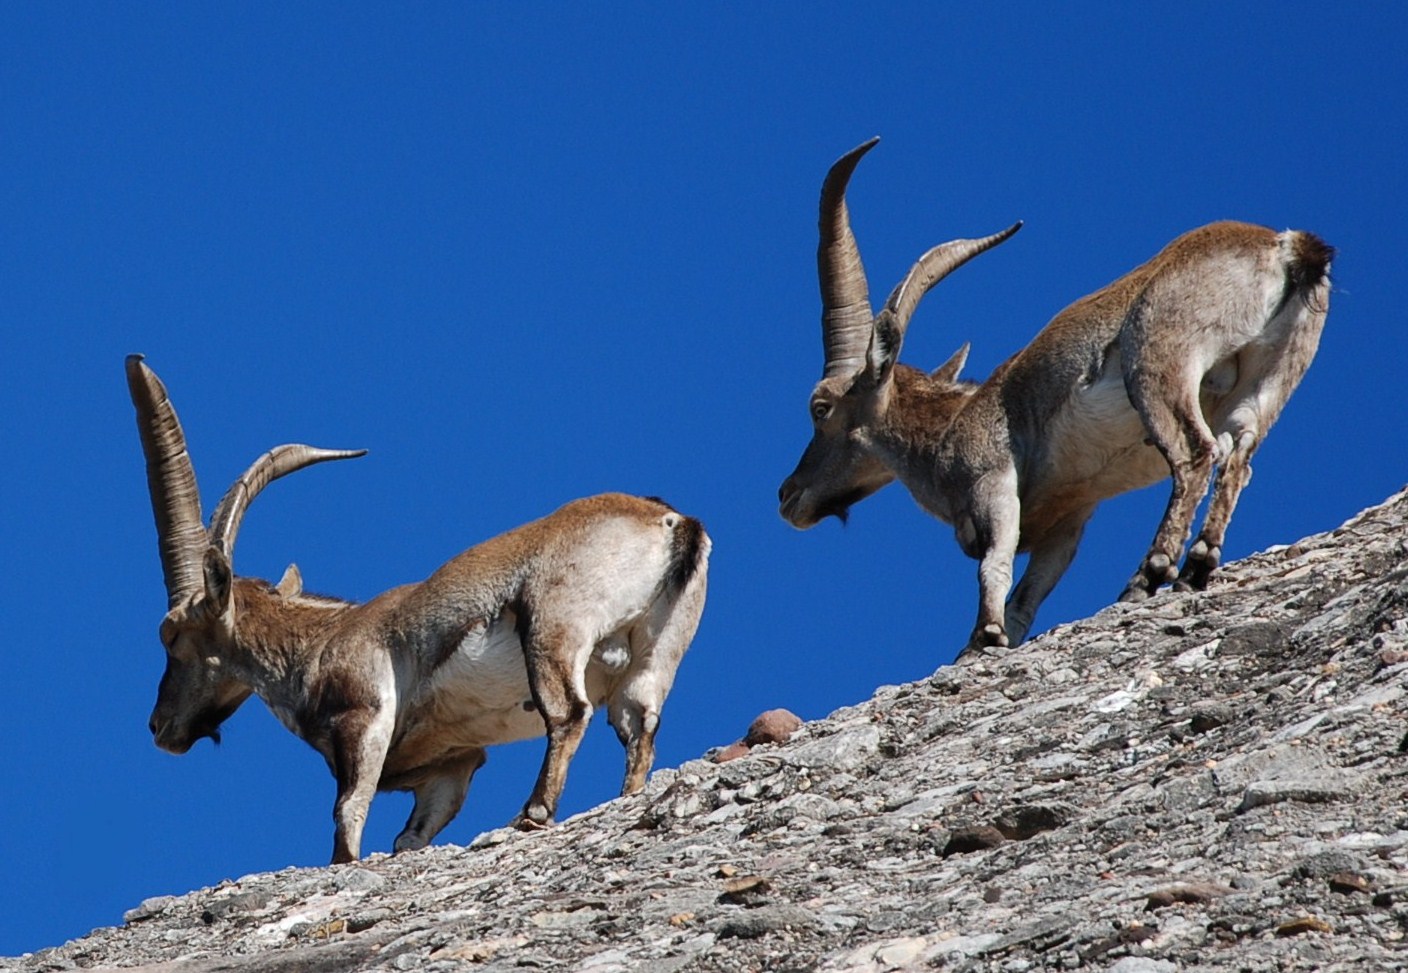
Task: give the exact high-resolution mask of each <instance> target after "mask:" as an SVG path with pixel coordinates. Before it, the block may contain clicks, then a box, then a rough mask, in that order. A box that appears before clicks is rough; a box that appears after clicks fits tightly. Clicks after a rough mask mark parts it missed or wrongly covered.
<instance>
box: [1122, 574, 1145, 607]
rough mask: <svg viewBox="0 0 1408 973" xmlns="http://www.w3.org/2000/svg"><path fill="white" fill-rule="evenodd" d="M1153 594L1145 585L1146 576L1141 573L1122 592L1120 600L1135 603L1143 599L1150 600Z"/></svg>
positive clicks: (1130, 603)
mask: <svg viewBox="0 0 1408 973" xmlns="http://www.w3.org/2000/svg"><path fill="white" fill-rule="evenodd" d="M1152 597H1153V595H1152V593H1150V591H1149V589H1148V588H1147V587H1146V586H1145V581H1144V576H1143V575H1142V574H1141V575H1139V576H1138V577H1137V578H1135V579H1134V580H1133V581H1131V582H1130V583H1129V585H1128V586H1126V588H1125V589H1124V591H1121V592H1120V601H1122V602H1124V603H1125V604H1129V605H1135V604H1138V603H1139V602H1141V601H1148V600H1149V599H1150V598H1152Z"/></svg>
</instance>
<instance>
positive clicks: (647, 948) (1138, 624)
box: [0, 494, 1408, 973]
mask: <svg viewBox="0 0 1408 973" xmlns="http://www.w3.org/2000/svg"><path fill="white" fill-rule="evenodd" d="M1405 699H1408V496H1405V495H1403V494H1400V495H1399V496H1396V497H1394V498H1392V499H1390V500H1389V501H1388V502H1387V503H1385V504H1384V505H1382V506H1380V507H1377V508H1373V509H1371V510H1368V511H1366V512H1365V513H1363V514H1361V515H1360V516H1359V517H1357V518H1355V519H1354V520H1353V521H1351V522H1350V523H1349V524H1347V525H1345V527H1343V528H1341V529H1340V530H1339V531H1336V532H1334V533H1332V534H1324V535H1318V536H1316V537H1311V538H1307V539H1305V540H1303V541H1301V542H1299V543H1298V544H1295V545H1292V546H1291V547H1289V548H1282V549H1279V550H1277V551H1272V552H1268V553H1266V554H1262V555H1257V556H1255V557H1252V558H1249V559H1247V560H1245V561H1241V562H1238V563H1235V564H1230V565H1228V566H1226V568H1224V569H1222V570H1221V571H1220V572H1219V574H1218V575H1217V576H1215V579H1214V583H1213V585H1212V587H1211V588H1210V589H1209V590H1208V591H1207V592H1204V593H1201V594H1188V595H1174V594H1171V593H1169V594H1165V593H1161V594H1160V595H1159V596H1157V597H1155V598H1153V599H1150V600H1149V601H1147V602H1145V603H1142V604H1140V605H1135V606H1129V605H1119V606H1112V607H1111V608H1110V609H1108V610H1106V611H1103V612H1101V613H1100V614H1099V615H1097V616H1095V617H1094V618H1090V619H1086V620H1083V621H1079V622H1076V623H1073V624H1070V625H1064V626H1061V627H1059V628H1057V629H1055V630H1053V631H1051V632H1049V633H1047V634H1045V635H1043V636H1042V637H1040V638H1037V639H1035V640H1033V641H1032V642H1030V643H1028V644H1026V645H1022V646H1019V647H1017V648H1015V649H1005V650H999V651H994V652H989V653H983V654H976V655H973V656H972V657H971V658H970V657H965V658H964V659H963V660H962V661H961V662H959V663H957V664H955V665H953V666H947V667H945V668H943V669H940V670H939V671H938V672H937V673H935V674H934V675H933V676H931V677H929V678H927V679H924V680H922V681H920V682H916V683H913V684H910V685H906V686H889V687H883V688H882V689H880V690H878V691H877V692H876V694H875V696H874V698H873V699H871V700H869V701H867V702H864V703H861V704H859V705H856V706H851V707H846V708H845V709H842V710H839V711H837V712H836V713H833V714H832V715H831V716H829V717H827V718H826V719H824V720H819V721H816V722H814V723H812V724H809V725H806V726H805V727H804V728H803V730H802V732H801V733H799V734H798V736H797V737H796V738H794V739H793V740H792V741H791V742H789V743H787V744H786V745H783V746H773V747H767V748H765V749H760V750H759V751H758V752H756V753H753V754H751V755H748V756H743V757H741V758H740V759H736V760H733V761H730V762H728V763H724V764H715V763H712V762H709V761H705V760H692V761H689V762H688V763H686V764H685V765H683V766H682V767H680V768H678V769H674V770H671V769H669V768H662V769H661V770H660V771H659V772H657V773H656V774H655V775H654V776H653V777H652V779H651V781H650V782H649V784H648V785H647V787H646V790H645V792H644V793H642V794H639V795H637V796H635V797H631V798H623V799H621V800H619V801H614V802H611V803H610V804H608V805H605V806H603V807H602V808H599V809H595V810H593V811H591V812H589V813H587V814H583V815H579V816H577V817H575V818H573V819H570V820H568V821H566V822H564V823H563V824H562V825H561V826H559V827H557V828H554V829H551V830H548V831H545V832H541V833H537V834H532V835H525V834H520V833H519V832H516V831H510V830H500V831H492V832H487V833H486V834H484V835H481V836H480V837H479V838H477V839H476V840H475V841H473V842H472V843H471V844H470V846H469V847H467V848H458V847H449V846H439V847H431V848H427V849H424V850H422V851H419V852H416V853H415V854H412V855H404V856H398V857H390V858H383V857H377V858H375V859H372V860H369V861H364V862H361V863H359V864H356V865H352V866H338V867H336V868H314V869H285V870H283V871H279V872H274V873H268V874H256V875H247V876H243V877H242V878H240V879H238V880H237V881H235V882H226V883H222V884H221V885H220V886H219V887H218V888H213V889H204V890H200V891H196V892H193V893H191V894H190V895H186V896H181V897H172V896H161V897H157V898H153V899H149V900H147V901H145V902H143V903H142V904H141V905H139V906H137V907H136V908H134V909H132V910H131V911H130V912H128V913H127V914H126V916H125V917H124V919H125V922H126V925H125V926H123V927H121V928H115V929H100V930H95V931H94V932H93V933H92V934H91V935H89V936H87V937H84V938H82V939H78V940H74V941H73V942H70V943H65V944H63V945H61V946H57V947H54V948H52V949H47V950H43V951H41V952H39V953H35V954H33V955H30V956H24V957H16V958H10V959H0V971H4V973H46V971H51V970H66V969H92V968H102V969H112V968H122V967H138V968H146V969H150V970H153V971H156V970H160V971H162V973H294V971H299V973H304V971H310V973H322V971H328V973H332V971H337V973H370V971H382V970H414V971H421V973H440V971H445V973H450V971H458V970H465V969H473V970H477V971H482V973H508V971H511V970H522V969H535V968H536V969H564V970H574V969H575V970H582V971H585V973H614V971H617V970H631V971H634V970H652V971H655V970H658V971H661V973H676V971H678V973H725V971H728V973H732V971H735V970H743V969H763V970H772V971H779V973H781V971H788V973H791V971H796V973H800V971H803V970H832V971H838V973H840V971H846V973H862V971H865V973H888V971H890V970H898V969H945V970H953V971H963V973H999V971H1001V973H1021V971H1032V973H1035V971H1039V970H1040V971H1045V970H1064V969H1090V970H1097V971H1117V973H1170V971H1174V970H1188V971H1195V973H1214V971H1233V970H1239V971H1240V970H1248V971H1252V973H1272V971H1278V973H1279V971H1283V970H1286V971H1307V973H1308V971H1312V970H1315V971H1325V973H1349V971H1351V970H1354V971H1357V970H1368V969H1374V970H1378V969H1394V968H1398V967H1401V966H1402V965H1403V961H1402V957H1403V953H1402V949H1401V946H1402V942H1403V939H1402V937H1403V930H1404V929H1405V928H1408V811H1405V810H1404V808H1403V805H1402V795H1403V781H1404V775H1405V774H1406V773H1408V769H1405V764H1404V761H1405V759H1408V758H1405V755H1404V754H1405V744H1404V740H1405V735H1404V728H1403V714H1404V700H1405Z"/></svg>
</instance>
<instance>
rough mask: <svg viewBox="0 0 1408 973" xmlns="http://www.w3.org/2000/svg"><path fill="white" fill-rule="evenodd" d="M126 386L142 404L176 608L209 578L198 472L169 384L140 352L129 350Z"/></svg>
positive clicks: (150, 483)
mask: <svg viewBox="0 0 1408 973" xmlns="http://www.w3.org/2000/svg"><path fill="white" fill-rule="evenodd" d="M127 388H128V390H129V391H130V392H131V395H132V404H133V405H134V406H136V408H137V431H138V433H140V434H141V437H142V453H143V454H144V455H145V456H146V458H147V489H148V491H149V492H150V493H151V499H152V515H153V517H154V518H155V519H156V539H157V547H158V548H159V549H160V552H161V572H162V575H163V576H164V577H165V579H166V597H167V602H168V605H169V607H173V608H174V607H175V606H176V604H177V603H178V602H180V601H182V600H183V599H184V598H185V597H186V596H187V595H188V594H190V593H191V592H192V591H197V590H199V589H200V588H201V586H202V585H203V584H204V580H203V578H204V575H203V571H202V568H201V559H202V557H203V556H204V553H205V548H206V546H207V544H208V543H209V540H208V539H207V535H206V532H205V527H204V526H203V525H202V524H201V518H200V493H199V491H198V490H197V488H196V472H195V468H194V467H193V466H192V465H191V456H190V454H189V453H188V452H186V435H185V433H183V432H182V431H181V422H180V420H178V419H177V418H176V410H175V409H174V408H173V407H172V405H171V399H170V397H169V396H168V395H167V394H166V386H165V385H163V384H161V379H159V378H157V377H156V373H155V372H153V371H152V370H151V369H150V368H148V367H147V365H146V363H145V362H144V361H143V360H142V356H141V355H128V356H127Z"/></svg>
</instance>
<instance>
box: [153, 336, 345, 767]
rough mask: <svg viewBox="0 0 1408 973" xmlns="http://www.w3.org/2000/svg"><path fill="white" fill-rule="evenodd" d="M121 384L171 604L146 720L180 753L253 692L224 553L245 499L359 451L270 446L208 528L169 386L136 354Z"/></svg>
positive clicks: (164, 744)
mask: <svg viewBox="0 0 1408 973" xmlns="http://www.w3.org/2000/svg"><path fill="white" fill-rule="evenodd" d="M127 385H128V389H129V390H130V392H131V394H132V404H133V405H134V406H136V409H137V429H138V432H139V433H140V434H141V437H142V451H143V453H144V454H145V455H146V460H147V486H148V487H149V489H150V491H151V498H152V513H153V515H154V516H155V518H156V531H157V543H158V546H159V548H160V552H161V568H162V573H163V575H164V576H165V579H166V594H167V607H168V611H167V613H166V617H165V618H164V619H163V620H162V623H161V642H162V645H163V646H165V647H166V672H165V673H164V674H163V675H162V677H161V685H160V688H159V689H158V690H157V700H156V707H155V708H154V709H153V710H152V716H151V722H150V724H149V725H150V726H151V731H152V736H153V738H154V739H155V740H156V744H157V746H159V747H161V748H162V749H163V750H168V751H170V752H172V753H185V752H186V751H187V750H189V749H190V748H191V747H192V746H193V745H194V744H195V743H196V741H198V740H200V739H201V738H202V737H210V738H211V739H213V740H216V741H217V742H218V741H219V739H220V724H222V723H223V722H224V721H225V720H226V719H228V718H229V717H230V715H231V714H232V713H234V711H235V710H236V709H238V708H239V706H240V704H241V703H243V702H244V701H245V700H246V699H248V698H249V696H250V693H251V692H252V689H251V687H249V686H248V685H246V684H245V683H244V682H242V681H241V680H239V679H238V678H236V677H235V676H233V675H232V674H231V673H230V672H229V665H228V662H229V659H230V657H231V653H232V651H233V650H234V649H235V648H236V646H237V642H238V631H237V627H238V619H237V617H236V615H237V612H236V599H235V576H234V571H233V568H232V564H231V557H232V555H233V552H234V546H235V537H236V535H237V534H238V533H239V528H240V523H241V521H242V520H243V519H244V514H245V511H246V510H247V509H248V508H249V504H250V502H251V501H252V500H253V499H254V498H255V497H256V496H257V495H258V494H259V492H260V491H261V490H263V489H264V487H266V486H268V485H269V483H271V482H272V481H274V480H276V479H278V478H279V477H281V476H284V475H285V474H288V473H292V472H293V471H294V470H299V469H302V468H303V467H305V466H310V465H312V464H314V463H321V462H323V461H325V460H333V459H350V458H352V457H355V456H361V455H363V454H364V453H365V452H366V450H331V449H314V448H313V447H311V446H300V445H286V446H279V447H276V448H275V449H272V450H270V451H269V452H267V453H265V454H264V455H263V456H261V457H259V459H257V460H255V461H254V464H253V465H252V466H250V468H249V469H248V470H246V471H245V473H244V475H243V476H241V477H240V478H239V479H238V480H236V481H235V483H234V485H233V486H231V487H230V489H229V491H228V492H226V494H225V496H224V498H223V499H222V500H221V501H220V504H219V505H218V506H217V507H216V508H215V513H214V515H213V516H212V517H211V518H210V528H209V530H207V529H206V528H205V526H204V525H203V523H202V521H201V510H200V494H199V492H198V491H197V488H196V476H195V469H194V467H193V466H192V465H191V458H190V454H189V453H188V452H187V451H186V437H185V434H184V433H183V432H182V431H181V423H180V421H179V420H178V419H177V418H176V410H175V409H174V408H173V407H172V405H171V400H170V398H169V397H168V396H167V393H166V387H165V386H164V385H162V383H161V380H160V379H159V378H157V377H156V374H155V373H154V372H153V371H152V370H151V369H150V368H148V367H147V365H146V363H145V362H144V361H143V360H142V356H141V355H128V356H127ZM281 587H282V585H281Z"/></svg>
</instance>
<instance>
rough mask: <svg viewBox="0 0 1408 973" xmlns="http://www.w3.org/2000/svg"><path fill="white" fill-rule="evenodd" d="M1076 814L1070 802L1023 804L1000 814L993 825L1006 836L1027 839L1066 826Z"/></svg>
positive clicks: (1015, 839) (1014, 839)
mask: <svg viewBox="0 0 1408 973" xmlns="http://www.w3.org/2000/svg"><path fill="white" fill-rule="evenodd" d="M1076 814H1077V812H1076V809H1075V808H1074V807H1072V806H1071V805H1069V804H1060V803H1050V804H1023V805H1020V806H1018V807H1014V808H1011V809H1010V810H1007V811H1004V812H1003V813H1002V814H1000V815H998V817H997V820H996V821H994V822H993V825H994V826H995V827H996V828H997V830H998V831H1001V832H1002V835H1003V837H1005V838H1010V839H1012V840H1013V841H1026V840H1027V839H1029V838H1033V837H1035V836H1036V835H1039V834H1041V833H1042V832H1043V831H1054V830H1055V829H1056V828H1061V827H1064V826H1065V825H1066V824H1067V823H1069V822H1070V821H1071V820H1073V819H1074V818H1075V816H1076Z"/></svg>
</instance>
